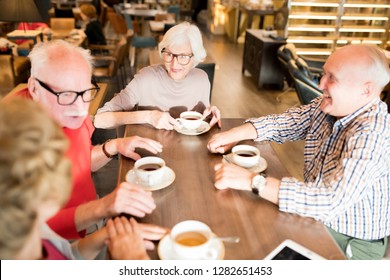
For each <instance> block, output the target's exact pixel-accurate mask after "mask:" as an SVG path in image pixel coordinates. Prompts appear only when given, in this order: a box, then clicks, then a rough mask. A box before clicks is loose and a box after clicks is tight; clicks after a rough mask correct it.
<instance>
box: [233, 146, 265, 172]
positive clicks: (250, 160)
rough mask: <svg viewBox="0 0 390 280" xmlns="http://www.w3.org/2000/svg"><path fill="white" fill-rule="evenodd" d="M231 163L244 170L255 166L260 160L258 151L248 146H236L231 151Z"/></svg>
mask: <svg viewBox="0 0 390 280" xmlns="http://www.w3.org/2000/svg"><path fill="white" fill-rule="evenodd" d="M232 155H233V161H234V163H236V164H237V165H239V166H241V167H245V168H250V167H253V166H255V165H256V164H257V163H258V162H259V160H260V151H259V149H257V148H256V147H253V146H250V145H237V146H234V147H233V149H232Z"/></svg>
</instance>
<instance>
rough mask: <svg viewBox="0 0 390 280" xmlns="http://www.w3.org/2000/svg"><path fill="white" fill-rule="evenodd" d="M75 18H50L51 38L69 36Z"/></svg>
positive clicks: (73, 26)
mask: <svg viewBox="0 0 390 280" xmlns="http://www.w3.org/2000/svg"><path fill="white" fill-rule="evenodd" d="M75 23H76V20H75V18H51V19H50V29H51V30H52V33H53V38H58V39H62V38H65V37H67V36H69V33H70V32H71V31H72V30H73V29H74V28H75Z"/></svg>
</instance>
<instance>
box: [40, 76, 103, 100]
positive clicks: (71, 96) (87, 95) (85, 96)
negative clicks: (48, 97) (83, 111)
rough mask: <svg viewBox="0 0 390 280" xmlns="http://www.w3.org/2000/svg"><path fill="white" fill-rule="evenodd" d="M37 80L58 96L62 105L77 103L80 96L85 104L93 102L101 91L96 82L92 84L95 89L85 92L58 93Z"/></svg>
mask: <svg viewBox="0 0 390 280" xmlns="http://www.w3.org/2000/svg"><path fill="white" fill-rule="evenodd" d="M35 80H37V81H38V83H39V84H40V85H41V87H43V88H44V89H46V90H47V91H48V92H50V93H52V94H54V95H56V96H57V102H58V104H60V105H72V104H73V103H74V102H75V101H76V99H77V97H79V96H81V99H82V100H83V102H91V101H92V100H94V99H95V98H96V95H97V93H98V92H99V90H100V88H99V86H98V85H97V84H96V82H95V81H92V82H91V83H92V85H93V86H95V87H94V88H89V89H86V90H83V91H73V90H66V91H59V92H57V91H54V90H52V89H51V88H50V87H49V86H48V85H47V84H45V83H44V82H42V81H40V80H38V79H37V78H35Z"/></svg>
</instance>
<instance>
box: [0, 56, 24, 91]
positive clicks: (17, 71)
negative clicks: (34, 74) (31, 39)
mask: <svg viewBox="0 0 390 280" xmlns="http://www.w3.org/2000/svg"><path fill="white" fill-rule="evenodd" d="M30 67H31V65H30V61H29V60H28V59H27V57H24V56H13V55H12V54H2V55H0V69H1V72H0V95H2V94H6V93H8V92H9V91H11V90H12V89H13V88H14V87H15V86H16V85H18V84H19V83H25V82H27V80H28V77H29V74H30V73H29V72H30Z"/></svg>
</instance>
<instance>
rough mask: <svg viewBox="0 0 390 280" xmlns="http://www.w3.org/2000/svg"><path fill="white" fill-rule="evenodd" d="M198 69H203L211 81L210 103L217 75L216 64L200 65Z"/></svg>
mask: <svg viewBox="0 0 390 280" xmlns="http://www.w3.org/2000/svg"><path fill="white" fill-rule="evenodd" d="M196 68H199V69H202V70H203V71H205V72H206V74H207V76H208V78H209V81H210V101H211V93H212V92H213V82H214V73H215V63H199V64H198V65H197V66H196Z"/></svg>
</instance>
